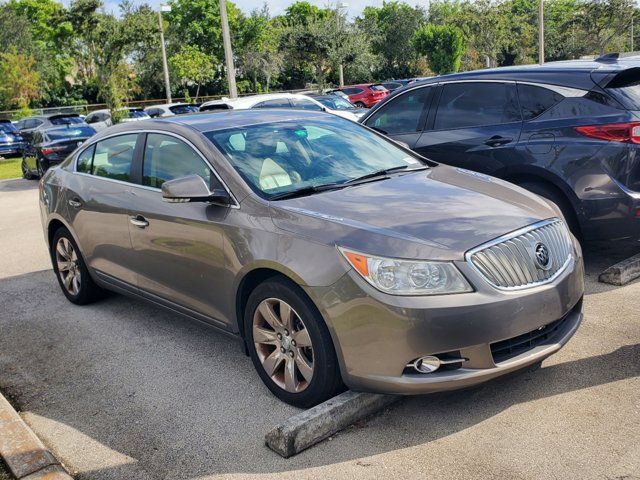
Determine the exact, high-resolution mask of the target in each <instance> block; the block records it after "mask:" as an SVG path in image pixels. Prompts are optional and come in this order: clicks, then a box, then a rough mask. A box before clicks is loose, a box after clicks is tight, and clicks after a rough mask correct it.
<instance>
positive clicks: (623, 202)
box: [362, 58, 640, 239]
mask: <svg viewBox="0 0 640 480" xmlns="http://www.w3.org/2000/svg"><path fill="white" fill-rule="evenodd" d="M639 65H640V64H639V63H638V59H637V58H636V59H635V60H634V59H628V60H626V59H625V60H622V59H621V60H619V61H616V60H615V59H613V60H612V59H608V58H607V59H603V60H600V61H568V62H556V63H547V64H545V65H543V66H537V65H536V66H521V67H507V68H499V69H491V70H480V71H476V72H466V73H461V74H456V75H447V76H443V77H436V78H433V79H430V80H427V81H426V82H422V83H419V84H415V85H408V86H407V87H405V88H404V89H403V90H400V91H398V92H397V93H396V94H395V95H394V96H393V97H392V98H390V99H389V100H388V101H386V102H383V103H381V104H380V105H378V106H377V107H376V108H375V109H373V110H371V111H370V112H368V113H367V114H366V115H365V117H364V118H363V119H362V122H363V123H364V124H365V125H367V126H369V127H372V128H375V129H377V130H379V131H380V132H384V133H385V134H387V135H389V136H390V137H392V138H394V139H396V140H400V141H402V142H405V143H406V144H408V145H409V146H410V147H411V148H412V149H414V150H415V151H416V152H418V153H420V154H422V155H423V156H425V157H428V158H431V159H433V160H436V161H439V162H444V163H448V164H451V165H455V166H459V167H464V168H466V169H469V170H475V171H478V172H482V173H485V174H489V175H493V176H496V177H500V178H503V179H506V180H509V181H511V182H513V183H516V184H518V185H520V186H522V187H524V188H527V189H529V190H531V191H532V192H535V193H537V194H539V195H542V196H543V197H546V198H547V199H549V200H551V201H553V202H555V203H556V204H557V205H558V207H560V209H561V210H562V212H563V214H564V216H565V217H566V219H567V222H568V223H569V225H570V226H571V228H572V230H573V231H574V232H575V233H576V234H582V235H583V237H584V238H585V239H598V238H609V239H611V238H621V237H634V238H638V237H639V236H640V160H639V158H640V145H639V144H640V123H638V122H639V121H640V115H639V114H638V111H640V68H639Z"/></svg>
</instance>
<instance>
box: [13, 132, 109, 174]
mask: <svg viewBox="0 0 640 480" xmlns="http://www.w3.org/2000/svg"><path fill="white" fill-rule="evenodd" d="M95 133H96V131H95V130H94V129H93V128H92V127H90V126H89V125H86V124H78V125H67V126H65V127H60V126H52V127H47V128H39V129H37V130H35V131H34V132H33V134H32V136H31V140H30V141H29V142H28V143H27V144H26V145H25V148H24V152H23V154H22V166H21V168H22V176H23V177H24V178H27V179H29V178H35V177H42V175H44V173H45V172H46V171H47V170H48V169H49V167H51V166H53V165H57V164H59V163H60V162H62V161H63V160H64V159H65V158H66V157H67V156H68V155H69V154H70V153H72V152H73V151H74V150H75V149H76V148H78V147H79V146H80V145H82V143H83V142H84V141H85V140H86V139H88V138H90V137H92V136H93V135H94V134H95Z"/></svg>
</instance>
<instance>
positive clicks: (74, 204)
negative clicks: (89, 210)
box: [69, 197, 82, 208]
mask: <svg viewBox="0 0 640 480" xmlns="http://www.w3.org/2000/svg"><path fill="white" fill-rule="evenodd" d="M69 205H71V206H72V207H73V208H80V207H81V206H82V202H81V201H80V199H79V198H77V197H74V198H72V199H71V200H69Z"/></svg>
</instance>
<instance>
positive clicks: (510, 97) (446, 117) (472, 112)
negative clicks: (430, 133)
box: [434, 82, 522, 130]
mask: <svg viewBox="0 0 640 480" xmlns="http://www.w3.org/2000/svg"><path fill="white" fill-rule="evenodd" d="M520 121H522V119H521V116H520V109H519V108H518V101H517V99H516V91H515V87H514V85H513V84H510V83H498V82H495V83H494V82H477V83H474V82H461V83H449V84H445V85H444V86H443V87H442V94H441V95H440V102H439V103H438V110H437V112H436V118H435V124H434V129H435V130H451V129H454V128H463V127H480V126H485V125H502V124H505V123H512V122H520Z"/></svg>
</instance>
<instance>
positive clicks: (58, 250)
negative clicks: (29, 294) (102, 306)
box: [50, 227, 105, 305]
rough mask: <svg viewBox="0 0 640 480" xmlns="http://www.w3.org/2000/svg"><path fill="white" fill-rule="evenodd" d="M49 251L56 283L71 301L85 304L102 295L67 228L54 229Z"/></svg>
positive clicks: (101, 290) (102, 291)
mask: <svg viewBox="0 0 640 480" xmlns="http://www.w3.org/2000/svg"><path fill="white" fill-rule="evenodd" d="M50 253H51V263H52V264H53V271H54V272H55V274H56V278H57V279H58V284H59V285H60V288H61V289H62V293H64V295H65V297H67V299H68V300H69V301H70V302H71V303H75V304H76V305H85V304H87V303H91V302H94V301H96V300H98V299H100V298H102V297H103V296H104V294H105V291H104V290H103V289H102V288H100V287H99V286H98V285H96V284H95V282H94V281H93V279H92V278H91V275H90V274H89V270H88V269H87V265H86V263H85V261H84V258H83V256H82V253H80V249H79V248H78V244H77V243H76V241H75V240H74V239H73V236H72V235H71V233H70V232H69V230H67V229H66V228H64V227H60V228H59V229H58V230H56V233H55V234H54V235H53V240H52V242H51V249H50Z"/></svg>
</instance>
